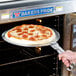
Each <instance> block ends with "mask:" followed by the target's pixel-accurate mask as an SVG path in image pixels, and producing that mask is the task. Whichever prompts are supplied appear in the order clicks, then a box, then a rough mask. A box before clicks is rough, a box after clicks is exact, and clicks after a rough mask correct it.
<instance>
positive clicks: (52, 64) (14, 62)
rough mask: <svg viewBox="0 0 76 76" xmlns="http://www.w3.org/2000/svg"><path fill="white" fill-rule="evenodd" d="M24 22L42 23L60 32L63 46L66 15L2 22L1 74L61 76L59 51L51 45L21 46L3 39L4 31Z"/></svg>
mask: <svg viewBox="0 0 76 76" xmlns="http://www.w3.org/2000/svg"><path fill="white" fill-rule="evenodd" d="M22 24H40V25H43V26H48V27H50V28H53V29H56V30H57V31H58V32H59V33H60V39H59V41H58V42H59V44H60V45H61V46H63V25H64V15H59V16H52V17H44V18H39V19H33V20H26V21H19V22H11V23H7V24H0V74H1V75H11V74H12V75H25V76H61V66H62V65H61V62H60V61H59V60H58V53H57V52H56V51H55V50H54V49H52V48H51V47H50V46H45V47H39V48H40V49H41V50H39V48H37V47H21V46H17V45H12V44H10V43H7V42H5V41H4V40H3V39H2V36H1V35H2V33H3V32H4V31H7V30H8V29H10V28H12V27H14V26H17V25H22Z"/></svg>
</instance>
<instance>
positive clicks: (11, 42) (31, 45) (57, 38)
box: [2, 29, 60, 47]
mask: <svg viewBox="0 0 76 76" xmlns="http://www.w3.org/2000/svg"><path fill="white" fill-rule="evenodd" d="M53 31H54V32H55V35H56V37H55V39H53V40H52V41H51V42H50V41H49V42H46V41H45V43H44V44H39V43H38V44H37V43H36V44H25V43H23V44H21V43H16V41H15V42H13V41H11V40H9V39H7V38H6V37H5V34H6V33H7V32H8V31H5V32H3V33H2V38H3V40H4V41H6V42H8V43H10V44H13V45H17V46H24V47H42V46H48V45H50V44H53V43H56V42H57V41H58V40H59V38H60V34H59V32H57V31H56V30H54V29H53Z"/></svg>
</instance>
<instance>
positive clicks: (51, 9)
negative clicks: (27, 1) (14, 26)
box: [11, 7, 55, 18]
mask: <svg viewBox="0 0 76 76" xmlns="http://www.w3.org/2000/svg"><path fill="white" fill-rule="evenodd" d="M54 10H55V9H54V7H47V8H39V9H31V10H18V11H13V12H12V15H11V16H12V18H20V17H27V16H34V15H42V14H49V13H54Z"/></svg>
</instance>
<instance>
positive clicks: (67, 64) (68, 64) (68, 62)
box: [62, 58, 70, 67]
mask: <svg viewBox="0 0 76 76" xmlns="http://www.w3.org/2000/svg"><path fill="white" fill-rule="evenodd" d="M62 62H63V63H64V64H65V65H66V67H69V66H70V61H68V60H67V59H66V58H62Z"/></svg>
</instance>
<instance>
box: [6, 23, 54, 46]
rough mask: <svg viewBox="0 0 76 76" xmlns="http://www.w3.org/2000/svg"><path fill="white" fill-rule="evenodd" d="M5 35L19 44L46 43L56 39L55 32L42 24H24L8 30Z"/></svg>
mask: <svg viewBox="0 0 76 76" xmlns="http://www.w3.org/2000/svg"><path fill="white" fill-rule="evenodd" d="M5 37H6V38H7V39H8V40H10V41H12V42H13V43H17V44H27V45H28V44H29V45H33V44H46V43H48V42H51V41H52V40H54V39H55V33H54V31H53V30H52V29H51V28H49V27H45V26H42V25H34V24H22V25H20V26H15V27H13V28H12V29H10V30H8V31H7V33H6V34H5Z"/></svg>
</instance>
